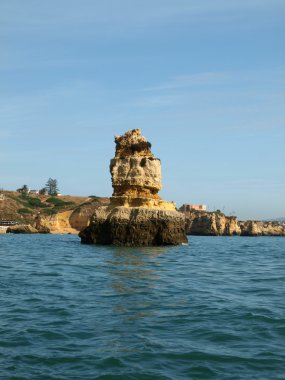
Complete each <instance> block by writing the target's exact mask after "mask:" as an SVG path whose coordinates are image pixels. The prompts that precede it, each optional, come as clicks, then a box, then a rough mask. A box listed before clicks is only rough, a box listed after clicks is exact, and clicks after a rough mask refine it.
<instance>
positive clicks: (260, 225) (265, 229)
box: [240, 220, 285, 236]
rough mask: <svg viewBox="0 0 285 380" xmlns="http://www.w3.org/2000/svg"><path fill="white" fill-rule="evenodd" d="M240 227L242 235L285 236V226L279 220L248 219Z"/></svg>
mask: <svg viewBox="0 0 285 380" xmlns="http://www.w3.org/2000/svg"><path fill="white" fill-rule="evenodd" d="M240 227H241V235H242V236H285V226H284V224H280V223H278V222H261V221H254V220H247V221H245V222H240Z"/></svg>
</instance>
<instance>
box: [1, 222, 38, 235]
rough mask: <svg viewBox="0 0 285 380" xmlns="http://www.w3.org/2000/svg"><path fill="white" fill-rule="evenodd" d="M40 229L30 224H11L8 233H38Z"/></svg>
mask: <svg viewBox="0 0 285 380" xmlns="http://www.w3.org/2000/svg"><path fill="white" fill-rule="evenodd" d="M38 232H39V231H38V230H37V229H36V228H34V227H32V226H31V225H30V224H27V225H17V226H10V227H8V228H7V230H6V233H7V234H37V233H38Z"/></svg>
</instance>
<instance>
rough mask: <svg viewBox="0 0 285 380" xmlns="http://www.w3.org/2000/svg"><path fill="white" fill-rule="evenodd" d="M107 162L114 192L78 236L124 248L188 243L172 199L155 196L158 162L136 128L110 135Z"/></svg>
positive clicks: (158, 177) (84, 241) (157, 189)
mask: <svg viewBox="0 0 285 380" xmlns="http://www.w3.org/2000/svg"><path fill="white" fill-rule="evenodd" d="M115 143H116V153H115V157H114V158H113V159H112V160H111V162H110V173H111V177H112V185H113V196H112V197H111V198H110V205H109V206H108V207H99V208H98V209H97V210H95V213H94V215H93V217H92V219H91V221H90V225H89V226H88V227H87V228H85V229H84V230H83V231H81V233H80V234H79V236H80V237H81V241H82V243H90V244H92V243H94V244H113V245H125V246H150V245H176V244H182V243H186V242H187V237H186V234H185V217H184V215H183V214H181V213H179V212H178V211H176V206H175V204H174V203H173V202H167V201H164V200H162V199H160V197H159V195H158V192H159V190H160V189H161V162H160V160H159V159H158V158H155V157H154V156H153V153H152V152H151V149H150V148H151V144H150V143H149V142H148V141H147V140H146V139H145V137H143V136H142V134H141V131H140V130H139V129H133V130H132V131H128V132H126V133H125V134H124V135H123V136H117V137H116V138H115Z"/></svg>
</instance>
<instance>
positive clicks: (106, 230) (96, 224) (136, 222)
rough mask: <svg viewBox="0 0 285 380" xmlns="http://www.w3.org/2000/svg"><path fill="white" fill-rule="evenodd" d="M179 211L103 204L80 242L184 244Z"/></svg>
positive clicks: (182, 223)
mask: <svg viewBox="0 0 285 380" xmlns="http://www.w3.org/2000/svg"><path fill="white" fill-rule="evenodd" d="M184 223H185V219H184V216H183V215H182V214H181V213H178V212H176V211H169V210H159V209H147V208H139V207H115V208H113V209H111V210H110V209H108V207H102V208H101V209H98V210H97V211H96V212H95V214H94V215H93V217H92V219H91V222H90V225H89V227H87V228H86V229H85V230H83V231H82V232H81V233H80V237H81V239H82V242H83V243H91V244H92V243H93V244H94V243H95V244H113V245H117V246H159V245H177V244H182V243H186V242H187V240H186V236H185V227H184Z"/></svg>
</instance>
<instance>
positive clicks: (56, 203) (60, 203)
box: [46, 197, 74, 207]
mask: <svg viewBox="0 0 285 380" xmlns="http://www.w3.org/2000/svg"><path fill="white" fill-rule="evenodd" d="M46 202H48V203H51V204H53V205H54V206H56V207H63V206H69V205H73V204H74V202H65V201H63V200H62V199H60V198H55V197H50V198H48V199H47V200H46Z"/></svg>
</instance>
